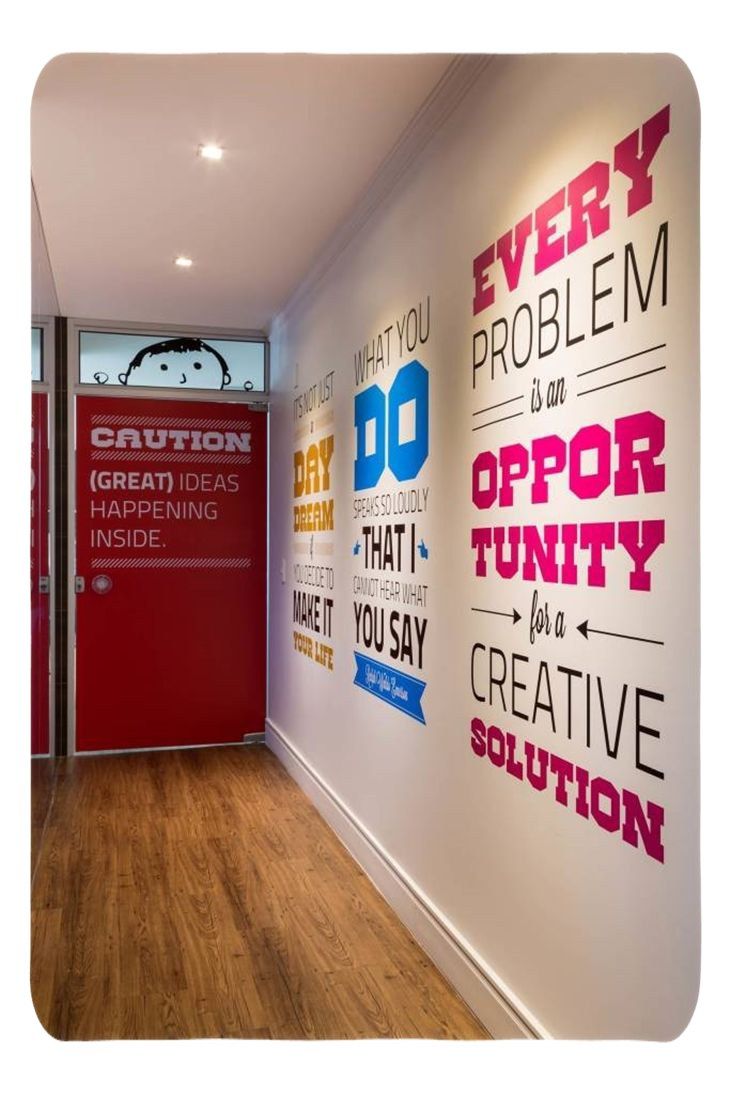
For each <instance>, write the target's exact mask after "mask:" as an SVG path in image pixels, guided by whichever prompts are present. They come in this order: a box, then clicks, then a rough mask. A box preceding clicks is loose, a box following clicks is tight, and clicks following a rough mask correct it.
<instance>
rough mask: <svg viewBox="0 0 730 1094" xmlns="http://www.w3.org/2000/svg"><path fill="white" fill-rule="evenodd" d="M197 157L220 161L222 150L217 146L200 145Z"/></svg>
mask: <svg viewBox="0 0 730 1094" xmlns="http://www.w3.org/2000/svg"><path fill="white" fill-rule="evenodd" d="M198 155H200V156H202V158H203V159H204V160H222V159H223V149H222V148H221V147H220V145H219V144H201V146H200V148H199V149H198Z"/></svg>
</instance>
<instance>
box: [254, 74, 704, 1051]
mask: <svg viewBox="0 0 730 1094" xmlns="http://www.w3.org/2000/svg"><path fill="white" fill-rule="evenodd" d="M698 141H699V117H698V106H697V100H696V93H695V90H694V86H693V84H692V80H691V77H690V76H689V74H688V72H687V70H686V69H685V68H684V66H683V65H682V63H681V62H680V61H678V60H677V59H676V58H672V57H659V56H656V57H649V56H645V57H630V56H621V57H619V56H603V57H601V56H597V57H596V56H594V57H590V58H589V57H564V58H553V57H530V58H518V57H500V58H497V59H494V60H492V61H491V62H490V63H489V65H488V66H487V67H486V68H485V70H484V71H483V73H482V75H481V76H480V78H479V80H478V81H477V83H476V84H475V85H474V86H473V87H472V89H471V90H470V91H469V92H468V94H466V95H465V97H464V98H463V99H462V101H461V102H460V104H459V106H458V108H456V109H455V110H454V112H453V114H452V115H451V116H450V118H449V119H448V121H447V122H446V123H445V124H444V125H443V126H442V127H441V128H440V129H439V131H438V133H437V134H436V135H435V136H434V137H433V138H432V139H431V141H430V142H429V144H428V146H427V147H426V148H425V149H424V150H423V151H422V152H421V154H420V156H419V157H418V160H417V161H416V163H415V164H414V165H412V166H411V168H409V170H408V172H406V173H405V174H404V175H403V176H402V177H401V178H400V180H399V181H398V183H397V185H396V187H395V189H394V191H393V192H392V194H391V195H390V197H389V198H388V199H387V200H386V201H385V202H384V203H383V204H382V205H381V206H380V207H379V208H378V210H377V211H376V212H375V213H374V214H372V215H371V216H370V218H369V219H368V221H367V223H366V224H365V226H364V227H363V228H362V229H361V230H360V232H359V233H358V235H357V236H356V238H355V239H354V240H353V241H352V242H351V243H350V244H349V245H348V247H347V248H346V249H345V250H344V251H343V253H342V254H341V255H340V257H339V259H338V260H337V261H336V262H335V263H334V265H333V266H332V267H331V268H330V270H329V271H328V273H327V274H326V275H325V276H324V277H323V278H321V280H320V281H319V282H318V283H317V284H316V287H315V288H314V289H313V290H312V291H311V292H310V293H309V294H308V295H307V296H305V297H304V298H303V299H301V300H300V301H298V302H297V303H296V304H295V305H294V306H293V307H292V308H291V309H290V310H289V311H288V312H286V313H285V314H284V315H282V316H280V317H279V318H278V319H277V321H276V323H275V324H274V329H273V331H272V387H273V397H274V405H273V413H272V434H271V443H272V461H273V465H274V466H275V465H276V462H277V460H282V459H284V458H286V460H287V461H291V424H290V423H291V411H292V397H293V396H294V397H295V404H294V405H295V407H296V396H297V395H298V394H300V393H301V390H302V389H306V388H307V387H308V386H309V385H313V384H316V383H317V382H318V380H319V378H320V377H321V376H322V375H324V374H325V373H328V372H329V370H331V371H332V373H333V376H332V381H331V383H332V390H333V392H334V398H333V399H332V406H331V410H332V414H333V419H332V423H331V426H330V424H329V423H328V424H327V427H326V428H327V432H329V431H330V430H331V431H332V432H333V434H334V437H335V440H336V443H335V445H334V448H333V450H332V453H331V457H330V461H329V464H328V466H327V472H328V475H329V487H330V488H331V491H332V493H331V495H330V494H329V493H323V494H322V498H321V500H325V499H327V500H331V501H332V503H333V507H334V513H335V514H336V520H335V524H334V529H333V530H330V532H328V533H324V532H319V533H317V532H313V531H308V532H307V531H296V530H295V529H293V528H292V517H291V487H290V485H289V489H288V491H286V492H285V491H284V490H283V489H282V487H281V484H280V483H276V482H273V483H272V502H271V552H272V571H273V569H274V568H275V567H278V566H279V565H280V564H281V561H282V560H284V559H288V560H295V559H297V558H298V557H299V555H300V554H304V552H305V550H306V549H307V543H308V549H309V550H311V549H312V542H314V544H315V549H316V541H317V536H318V535H320V536H322V537H324V536H325V535H326V536H328V537H329V539H330V540H331V543H332V547H331V550H332V552H333V553H332V556H331V557H332V563H331V565H332V567H333V569H334V570H335V571H336V572H337V574H338V575H341V587H338V589H337V595H336V596H335V597H334V604H333V607H332V627H331V632H330V634H329V635H327V636H324V635H318V634H317V633H316V632H314V631H313V628H311V627H310V628H309V632H312V638H313V639H314V641H315V642H316V641H318V640H321V641H326V642H327V644H328V645H330V646H331V648H332V670H331V671H329V672H326V671H320V672H319V674H318V675H316V676H314V675H313V674H312V673H311V672H305V671H304V669H303V667H302V665H303V664H304V662H305V661H306V660H308V659H305V658H302V656H301V651H297V649H296V647H295V646H293V644H292V637H291V629H292V594H293V593H294V604H295V605H296V603H297V600H296V590H297V583H296V582H274V583H272V597H271V613H270V637H271V651H272V659H271V664H272V679H271V684H270V719H271V723H272V725H273V727H274V729H276V730H277V731H278V732H280V733H281V734H282V735H284V736H285V737H286V739H287V740H288V741H290V742H291V743H292V745H293V746H294V747H295V748H296V749H297V750H298V752H299V753H300V754H301V755H302V756H303V757H305V758H306V760H307V762H308V763H309V765H310V766H311V767H312V769H313V770H314V771H316V772H317V774H318V776H319V777H321V779H322V780H323V781H324V782H326V783H327V785H329V786H330V787H332V789H333V791H334V792H335V793H336V794H337V796H338V798H339V799H340V800H341V801H343V802H344V803H346V805H347V808H348V809H349V810H350V811H351V813H352V814H353V815H354V816H355V817H356V818H357V821H358V823H359V824H360V825H361V826H362V827H363V828H365V829H366V830H367V831H368V832H369V833H370V834H371V836H372V838H373V840H374V841H376V842H377V843H378V844H379V845H380V846H382V847H383V848H384V849H385V850H386V852H387V853H388V855H389V856H390V857H391V858H392V860H394V861H395V862H397V863H398V865H399V867H400V868H401V869H402V870H403V872H404V873H405V874H406V875H407V876H408V877H409V878H410V879H411V880H412V882H413V883H414V884H415V885H416V886H418V888H419V890H420V891H421V892H422V893H423V894H424V896H425V899H427V900H428V901H429V902H430V904H431V906H432V907H433V908H434V909H435V910H436V914H437V916H439V917H441V919H442V921H443V922H444V923H445V924H446V925H447V927H446V929H447V930H449V931H453V932H455V933H457V934H458V935H459V937H460V939H461V940H462V941H463V943H464V944H466V945H467V946H468V947H469V948H470V951H471V953H472V954H474V955H475V960H476V961H477V962H478V963H479V964H480V966H481V968H482V969H483V971H484V973H485V975H486V976H487V977H488V978H489V979H491V981H492V983H493V984H495V985H497V986H498V990H499V992H500V993H501V994H502V995H503V997H504V998H505V999H507V1000H508V1001H509V1003H510V1005H511V1006H512V1007H513V1008H514V1010H515V1011H516V1012H517V1013H518V1014H520V1015H521V1016H522V1018H523V1020H524V1021H525V1023H526V1024H527V1025H528V1026H529V1027H530V1028H532V1029H533V1030H534V1031H536V1032H538V1033H547V1034H551V1035H554V1036H572V1037H653V1038H667V1037H672V1036H675V1035H676V1034H677V1033H678V1032H679V1031H680V1030H681V1029H682V1028H683V1026H684V1025H685V1024H686V1022H687V1021H688V1019H689V1017H690V1015H691V1013H692V1009H693V1006H694V1001H695V998H696V991H697V984H698V975H699V905H698V824H699V797H698V778H697V774H698V674H699V646H698V633H699V632H698V622H699V615H698V604H699V570H698V497H697V485H698V475H697V461H698V406H699V401H698V397H699V358H698V248H697V231H698V155H699V151H698V149H699V144H698ZM302 370H304V375H303V377H302V375H301V372H302ZM297 379H298V384H299V387H298V390H297V391H295V389H294V388H295V382H297ZM305 429H306V427H304V430H303V433H302V437H301V438H299V439H298V440H297V441H296V442H295V450H299V451H300V453H301V455H300V457H299V458H300V460H302V461H303V463H302V467H303V468H304V473H303V477H302V478H301V479H300V480H299V481H301V482H302V483H305V484H306V482H307V472H306V469H307V467H309V474H310V486H312V485H316V484H317V478H316V473H315V472H318V474H319V488H320V489H323V482H324V467H323V465H322V462H321V461H322V456H321V453H320V451H319V447H317V451H316V459H315V455H312V456H311V463H310V464H307V446H308V444H310V443H311V444H314V443H315V442H316V444H317V446H318V445H319V441H318V440H317V438H318V437H319V438H320V439H321V437H322V436H324V432H323V433H320V434H316V433H315V434H312V436H313V438H314V439H313V441H312V442H309V441H307V440H306V439H305V437H304V435H303V434H304V431H305ZM296 474H297V472H296V471H295V480H294V481H295V483H296V482H297V481H298V480H297V478H296ZM303 500H306V502H307V505H309V504H310V497H309V496H307V497H306V498H304V496H303ZM316 500H320V498H319V495H318V494H315V493H314V492H313V493H312V495H311V503H312V504H313V503H314V502H315V501H316ZM305 512H306V513H307V514H308V513H309V510H308V509H307V510H306V511H305ZM312 512H314V511H313V510H312ZM306 519H309V517H308V516H307V518H306ZM312 536H313V537H314V540H312ZM307 537H309V539H307ZM312 618H313V617H310V621H311V619H312ZM296 629H297V628H296V627H295V630H296ZM300 629H301V630H302V633H305V631H304V628H300Z"/></svg>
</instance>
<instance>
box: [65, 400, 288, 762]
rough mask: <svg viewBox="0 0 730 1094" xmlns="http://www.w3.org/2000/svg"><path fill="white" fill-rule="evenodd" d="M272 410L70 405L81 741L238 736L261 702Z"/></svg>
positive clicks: (153, 742) (182, 741)
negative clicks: (73, 419) (72, 408)
mask: <svg viewBox="0 0 730 1094" xmlns="http://www.w3.org/2000/svg"><path fill="white" fill-rule="evenodd" d="M266 449H267V416H266V414H265V413H262V412H259V411H256V410H250V409H249V408H248V407H246V406H243V405H236V404H231V403H190V402H173V401H169V400H152V399H114V398H107V397H104V398H100V397H98V396H97V397H94V396H82V397H79V398H78V399H77V400H76V574H77V579H76V580H77V593H76V749H77V751H85V750H87V751H88V750H97V749H123V748H154V747H160V746H173V745H202V744H218V743H223V742H228V741H240V740H241V739H242V738H243V736H244V734H246V733H257V732H261V731H262V730H263V725H264V714H265V703H266V463H267V455H266Z"/></svg>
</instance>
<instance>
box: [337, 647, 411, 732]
mask: <svg viewBox="0 0 730 1094" xmlns="http://www.w3.org/2000/svg"><path fill="white" fill-rule="evenodd" d="M355 664H356V665H357V672H356V673H355V679H354V681H353V683H355V684H356V685H357V687H359V688H362V689H363V691H369V692H370V693H371V694H372V695H377V697H378V698H379V699H382V700H383V702H384V703H389V704H390V706H392V707H395V708H396V710H402V711H403V713H404V714H407V715H408V717H409V718H415V719H416V721H417V722H422V723H423V724H424V725H425V724H426V719H425V718H424V716H423V710H422V708H421V697H422V696H423V693H424V691H425V690H426V684H425V682H424V681H423V680H416V678H415V676H409V675H408V674H407V673H405V672H400V671H399V670H398V669H394V668H392V667H391V666H390V665H383V664H381V662H380V661H373V659H372V658H371V657H365V656H364V655H363V654H362V653H357V652H356V651H355Z"/></svg>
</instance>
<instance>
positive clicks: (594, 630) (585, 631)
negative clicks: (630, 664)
mask: <svg viewBox="0 0 730 1094" xmlns="http://www.w3.org/2000/svg"><path fill="white" fill-rule="evenodd" d="M576 630H579V631H580V633H581V634H582V635H583V637H584V638H588V635H589V633H590V634H607V635H608V636H609V637H610V638H627V639H628V640H629V641H630V642H648V643H649V645H651V646H663V645H664V643H663V642H660V641H659V640H658V639H657V638H639V636H638V635H637V634H617V633H616V631H601V630H599V629H598V627H589V626H588V620H587V619H586V620H585V621H584V622H583V623H579V624H578V626H577V627H576Z"/></svg>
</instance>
